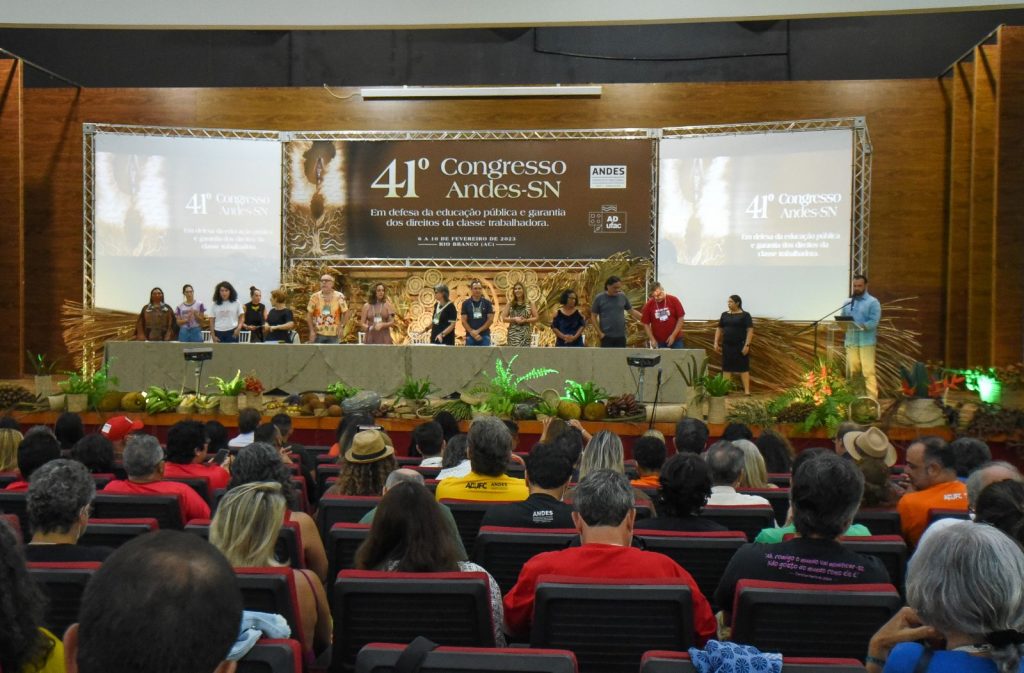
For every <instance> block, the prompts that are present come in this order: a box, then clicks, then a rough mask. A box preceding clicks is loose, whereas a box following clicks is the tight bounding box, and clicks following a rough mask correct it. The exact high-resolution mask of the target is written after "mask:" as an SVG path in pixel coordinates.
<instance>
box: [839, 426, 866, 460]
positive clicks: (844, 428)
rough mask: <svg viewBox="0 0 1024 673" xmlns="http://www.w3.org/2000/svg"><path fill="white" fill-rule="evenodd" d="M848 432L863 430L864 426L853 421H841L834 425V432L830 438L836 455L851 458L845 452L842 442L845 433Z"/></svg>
mask: <svg viewBox="0 0 1024 673" xmlns="http://www.w3.org/2000/svg"><path fill="white" fill-rule="evenodd" d="M849 432H864V426H863V425H861V424H860V423H854V422H853V421H843V422H842V423H840V424H839V425H838V426H837V427H836V434H835V436H834V437H833V438H832V445H833V447H834V448H835V451H836V455H839V456H842V457H844V458H852V456H850V455H849V454H847V453H846V445H845V444H844V443H843V440H844V439H846V434H847V433H849Z"/></svg>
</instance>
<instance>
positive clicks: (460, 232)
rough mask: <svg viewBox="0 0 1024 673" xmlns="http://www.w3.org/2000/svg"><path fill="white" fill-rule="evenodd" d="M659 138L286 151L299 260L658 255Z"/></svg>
mask: <svg viewBox="0 0 1024 673" xmlns="http://www.w3.org/2000/svg"><path fill="white" fill-rule="evenodd" d="M653 143H654V141H653V140H651V139H608V138H595V139H584V140H578V139H573V140H419V139H417V140H344V141H304V140H294V141H290V142H287V143H286V144H285V156H286V161H287V164H288V166H287V170H288V173H289V182H288V189H287V191H286V195H287V200H288V202H287V206H286V217H287V230H286V241H285V247H286V251H287V252H286V254H287V255H288V256H289V257H291V258H292V259H296V258H304V257H312V258H328V259H329V258H336V259H345V258H366V259H410V258H411V259H417V258H419V259H424V258H431V259H480V258H492V259H597V258H604V257H608V256H610V255H612V254H614V253H617V252H622V251H629V252H630V253H632V254H634V255H642V256H646V255H648V254H649V250H650V237H651V228H652V223H651V215H652V213H651V209H652V184H651V181H652V176H651V164H652V160H653V156H654V154H653V152H654V147H653Z"/></svg>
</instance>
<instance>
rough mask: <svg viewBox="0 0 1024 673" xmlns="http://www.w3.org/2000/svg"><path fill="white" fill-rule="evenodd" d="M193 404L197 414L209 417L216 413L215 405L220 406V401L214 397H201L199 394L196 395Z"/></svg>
mask: <svg viewBox="0 0 1024 673" xmlns="http://www.w3.org/2000/svg"><path fill="white" fill-rule="evenodd" d="M193 404H194V405H195V409H196V413H197V414H199V415H200V416H209V415H212V414H215V413H217V405H218V404H220V400H218V399H217V396H216V395H203V394H202V393H199V394H197V395H196V397H195V400H194V401H193Z"/></svg>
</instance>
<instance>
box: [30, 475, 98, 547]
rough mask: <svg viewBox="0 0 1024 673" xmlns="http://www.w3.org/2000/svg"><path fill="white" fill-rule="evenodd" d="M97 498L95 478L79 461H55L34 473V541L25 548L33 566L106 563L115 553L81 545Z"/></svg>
mask: <svg viewBox="0 0 1024 673" xmlns="http://www.w3.org/2000/svg"><path fill="white" fill-rule="evenodd" d="M95 495H96V485H95V483H94V482H93V479H92V475H91V474H89V471H88V470H87V469H85V465H82V464H81V463H79V462H78V461H75V460H65V459H63V458H58V459H57V460H51V461H50V462H48V463H46V464H45V465H43V466H42V467H40V468H39V469H38V470H36V471H35V472H33V473H32V482H31V484H30V485H29V487H28V521H29V524H30V525H31V528H32V540H31V541H30V542H29V543H28V544H27V545H25V560H26V561H30V562H67V561H102V560H104V559H105V558H107V557H108V556H110V554H111V553H113V551H114V550H113V549H111V548H109V547H84V546H80V545H79V544H78V538H80V537H82V533H84V532H85V527H86V526H87V525H89V506H90V505H91V504H92V499H93V497H94V496H95Z"/></svg>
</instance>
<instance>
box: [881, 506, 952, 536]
mask: <svg viewBox="0 0 1024 673" xmlns="http://www.w3.org/2000/svg"><path fill="white" fill-rule="evenodd" d="M970 518H971V516H970V514H969V513H968V512H967V510H966V509H930V510H928V525H929V526H930V525H932V524H933V523H935V522H936V521H938V520H939V519H963V520H970ZM872 532H874V531H872Z"/></svg>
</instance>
